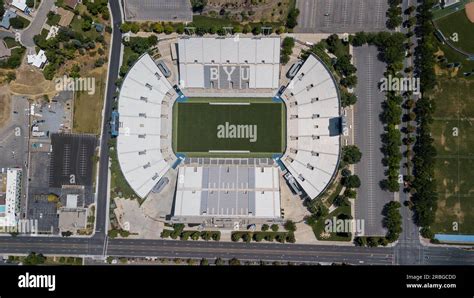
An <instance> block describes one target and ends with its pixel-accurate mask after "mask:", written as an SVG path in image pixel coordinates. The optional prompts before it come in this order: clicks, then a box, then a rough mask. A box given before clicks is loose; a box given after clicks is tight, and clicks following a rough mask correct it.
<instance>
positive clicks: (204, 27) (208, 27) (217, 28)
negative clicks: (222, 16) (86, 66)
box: [120, 22, 286, 36]
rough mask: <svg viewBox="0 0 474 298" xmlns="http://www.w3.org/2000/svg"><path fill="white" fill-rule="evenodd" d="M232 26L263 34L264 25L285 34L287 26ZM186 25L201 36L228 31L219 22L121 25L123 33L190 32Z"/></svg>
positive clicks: (241, 30)
mask: <svg viewBox="0 0 474 298" xmlns="http://www.w3.org/2000/svg"><path fill="white" fill-rule="evenodd" d="M229 26H232V27H233V29H232V33H234V34H236V33H243V34H247V33H252V34H254V35H259V34H262V27H269V28H271V30H270V31H269V32H265V33H276V34H283V33H285V32H286V27H285V26H276V25H275V24H265V23H248V24H245V25H244V24H229ZM185 27H194V33H195V34H196V35H199V36H203V35H205V34H217V35H220V36H224V35H226V34H227V33H229V32H228V31H226V30H225V29H224V28H223V27H224V26H222V25H218V24H201V23H189V24H187V25H185V24H183V23H166V22H157V23H141V24H140V23H133V22H125V23H122V25H121V26H120V31H122V33H126V32H132V33H137V32H140V31H145V32H154V33H157V34H161V33H165V34H171V33H174V32H176V33H178V34H185V33H186V34H188V33H190V32H188V31H186V30H185Z"/></svg>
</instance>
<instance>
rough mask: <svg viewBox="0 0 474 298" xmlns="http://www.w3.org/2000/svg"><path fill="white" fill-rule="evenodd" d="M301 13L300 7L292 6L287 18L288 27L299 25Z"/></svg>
mask: <svg viewBox="0 0 474 298" xmlns="http://www.w3.org/2000/svg"><path fill="white" fill-rule="evenodd" d="M299 14H300V11H299V9H297V8H292V9H290V10H289V11H288V16H287V18H286V27H288V28H290V29H293V28H295V27H296V25H298V15H299Z"/></svg>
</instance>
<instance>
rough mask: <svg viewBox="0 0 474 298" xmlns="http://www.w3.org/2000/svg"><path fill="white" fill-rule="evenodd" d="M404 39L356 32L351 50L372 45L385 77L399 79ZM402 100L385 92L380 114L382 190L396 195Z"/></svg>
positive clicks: (393, 92) (381, 33)
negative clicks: (383, 172) (384, 170)
mask: <svg viewBox="0 0 474 298" xmlns="http://www.w3.org/2000/svg"><path fill="white" fill-rule="evenodd" d="M405 40H406V36H405V35H404V34H402V33H389V32H380V33H365V32H358V33H356V34H355V35H354V36H353V37H352V38H351V43H352V45H354V46H361V45H363V44H365V43H368V44H371V45H375V46H376V47H377V48H378V50H379V53H380V54H379V58H380V59H381V60H383V61H384V62H385V63H387V71H386V72H385V76H386V77H388V76H391V77H394V78H397V77H399V78H401V77H402V75H401V74H400V73H399V72H400V71H401V70H402V69H403V59H404V57H405V54H404V53H405ZM402 103H403V98H402V96H401V95H400V93H399V92H398V91H387V92H386V101H384V102H383V104H382V107H383V112H382V114H381V115H380V118H381V120H382V122H383V123H384V124H385V132H384V134H383V135H382V142H383V147H382V151H383V153H384V156H385V157H384V160H383V163H384V165H385V166H386V167H387V171H386V176H387V178H386V179H384V180H383V181H381V186H382V187H383V188H384V189H386V190H388V191H392V192H395V191H398V190H399V188H400V185H399V182H398V177H399V174H400V162H401V160H402V154H401V151H400V147H401V145H402V141H401V133H400V130H399V128H398V125H400V123H401V119H402V112H403V111H402V107H401V105H402Z"/></svg>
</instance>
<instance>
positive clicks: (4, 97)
mask: <svg viewBox="0 0 474 298" xmlns="http://www.w3.org/2000/svg"><path fill="white" fill-rule="evenodd" d="M10 115H11V96H10V90H9V88H8V85H4V86H1V87H0V128H1V127H3V125H5V123H8V121H9V120H10Z"/></svg>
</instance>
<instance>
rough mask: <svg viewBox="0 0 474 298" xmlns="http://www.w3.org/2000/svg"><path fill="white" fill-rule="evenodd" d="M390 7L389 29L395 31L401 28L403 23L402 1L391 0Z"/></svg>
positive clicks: (388, 13) (388, 16)
mask: <svg viewBox="0 0 474 298" xmlns="http://www.w3.org/2000/svg"><path fill="white" fill-rule="evenodd" d="M388 4H389V7H388V10H387V28H389V29H392V30H393V29H395V28H397V27H398V26H400V25H401V24H402V22H403V17H402V8H401V7H400V5H401V4H402V0H389V1H388Z"/></svg>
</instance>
